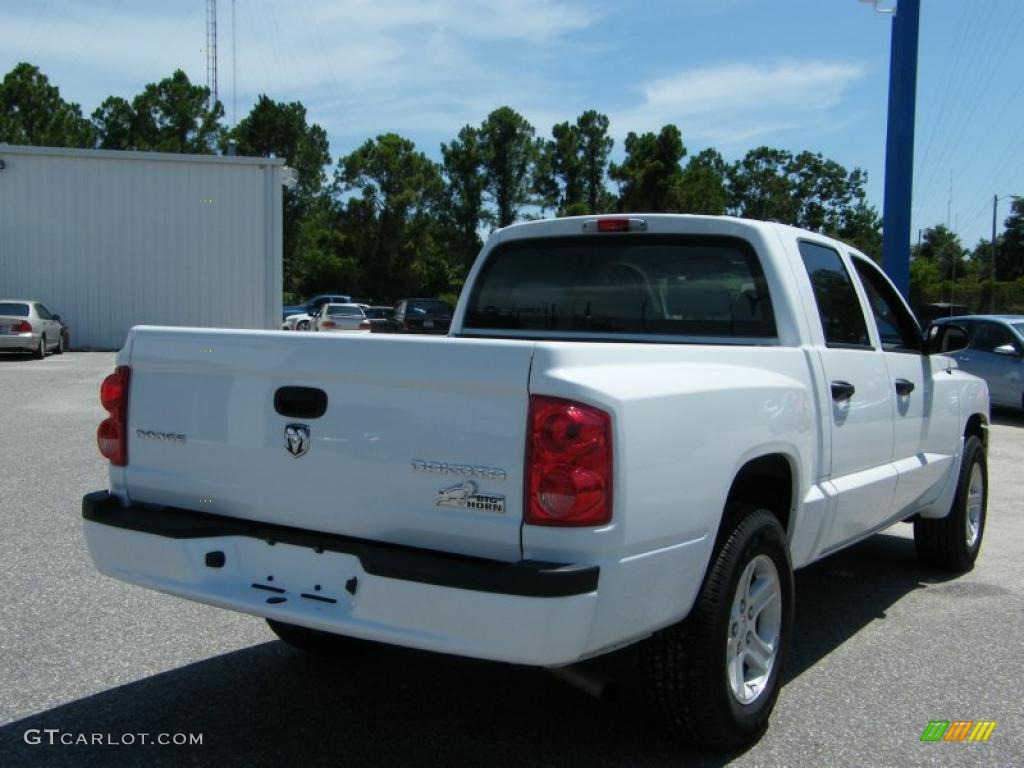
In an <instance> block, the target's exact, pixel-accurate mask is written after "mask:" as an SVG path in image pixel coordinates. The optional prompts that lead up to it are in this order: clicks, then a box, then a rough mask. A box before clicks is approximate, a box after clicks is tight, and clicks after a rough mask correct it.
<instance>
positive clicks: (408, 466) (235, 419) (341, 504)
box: [125, 328, 533, 560]
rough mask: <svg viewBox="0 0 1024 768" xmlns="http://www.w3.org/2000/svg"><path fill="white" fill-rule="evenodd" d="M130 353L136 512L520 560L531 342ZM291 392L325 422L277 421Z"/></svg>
mask: <svg viewBox="0 0 1024 768" xmlns="http://www.w3.org/2000/svg"><path fill="white" fill-rule="evenodd" d="M129 344H130V349H131V353H130V365H131V368H132V379H131V396H130V404H129V415H128V424H129V430H128V434H129V442H128V466H127V467H126V470H125V484H126V489H127V491H128V495H129V496H130V498H131V499H132V501H134V502H149V503H155V504H162V505H169V506H178V507H184V508H186V509H194V510H199V511H205V512H212V513H215V514H220V515H227V516H231V517H238V518H244V519H246V520H254V521H259V522H267V523H277V524H281V525H288V526H294V527H297V528H303V529H308V530H314V531H322V532H327V533H336V534H342V535H347V536H355V537H359V538H365V539H371V540H375V541H383V542H390V543H396V544H405V545H409V546H416V547H426V548H430V549H437V550H442V551H447V552H458V553H463V554H470V555H476V556H479V557H489V558H494V559H499V560H517V559H519V557H520V538H519V534H520V523H521V520H522V506H523V505H522V489H523V474H522V473H523V456H524V447H525V444H526V420H527V407H528V392H527V385H528V378H529V370H530V360H531V356H532V354H533V344H532V343H531V342H524V341H503V340H493V339H487V340H483V339H479V340H473V339H455V338H447V337H442V338H424V337H405V336H378V335H370V334H360V335H359V336H356V335H355V334H353V335H352V336H347V335H340V334H338V335H335V334H302V335H299V334H289V333H282V332H260V331H228V330H214V331H211V330H204V329H182V328H136V329H134V330H133V332H132V336H131V338H130V339H129ZM282 387H302V388H308V389H309V390H321V391H322V392H324V393H326V395H327V405H326V410H325V411H324V413H323V415H321V416H319V417H315V418H302V417H301V416H297V415H294V413H292V415H282V414H281V413H278V412H277V411H276V410H275V393H277V392H278V391H279V390H280V389H281V388H282ZM292 393H293V394H294V390H293V391H292ZM299 394H300V395H301V394H304V392H302V391H300V393H299ZM295 402H299V403H301V402H302V400H301V398H300V399H299V401H296V400H294V399H293V398H285V399H284V400H283V401H281V402H279V403H278V408H279V409H283V410H284V411H285V412H286V414H287V413H289V412H292V411H293V408H294V403H295Z"/></svg>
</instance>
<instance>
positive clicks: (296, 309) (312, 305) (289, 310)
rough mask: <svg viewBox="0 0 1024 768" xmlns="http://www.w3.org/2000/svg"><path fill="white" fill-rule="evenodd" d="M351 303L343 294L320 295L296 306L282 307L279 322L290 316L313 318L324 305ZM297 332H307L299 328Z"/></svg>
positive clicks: (349, 297) (349, 298)
mask: <svg viewBox="0 0 1024 768" xmlns="http://www.w3.org/2000/svg"><path fill="white" fill-rule="evenodd" d="M350 301H352V297H351V296H349V295H347V294H343V293H330V294H321V295H320V296H314V297H313V298H311V299H309V300H308V301H306V302H305V303H303V304H296V305H292V306H288V307H284V308H283V310H282V313H281V321H282V322H284V321H286V320H287V319H288V317H289V316H291V315H309V316H310V317H313V316H314V315H316V313H317V312H319V311H320V307H322V306H323V305H324V304H348V303H349V302H350ZM284 330H286V331H287V330H293V331H294V330H296V329H295V328H285V329H284ZM298 330H307V329H305V328H300V329H298Z"/></svg>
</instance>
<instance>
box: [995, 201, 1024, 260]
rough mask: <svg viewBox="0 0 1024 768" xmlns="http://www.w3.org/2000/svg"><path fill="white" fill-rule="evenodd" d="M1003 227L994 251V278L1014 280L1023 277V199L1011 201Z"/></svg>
mask: <svg viewBox="0 0 1024 768" xmlns="http://www.w3.org/2000/svg"><path fill="white" fill-rule="evenodd" d="M1004 226H1005V229H1004V230H1003V236H1002V237H1001V238H1000V239H999V241H998V245H997V249H996V278H997V279H999V280H1016V279H1018V278H1020V277H1024V199H1021V198H1017V199H1016V200H1014V201H1013V203H1012V204H1011V206H1010V215H1009V217H1007V219H1006V221H1005V222H1004Z"/></svg>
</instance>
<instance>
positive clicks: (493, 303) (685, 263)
mask: <svg viewBox="0 0 1024 768" xmlns="http://www.w3.org/2000/svg"><path fill="white" fill-rule="evenodd" d="M463 326H464V329H465V330H466V331H468V332H471V333H472V332H478V331H489V330H495V331H514V332H517V333H523V334H529V333H530V332H540V333H549V332H562V333H571V334H579V335H580V336H581V337H582V338H594V337H616V336H631V335H656V336H678V337H734V338H751V339H770V338H774V337H775V336H776V329H775V315H774V312H773V310H772V303H771V297H770V296H769V293H768V285H767V282H766V280H765V276H764V272H763V270H762V268H761V264H760V262H759V261H758V259H757V256H756V254H755V253H754V250H753V248H752V247H751V246H750V245H749V243H747V242H746V241H744V240H741V239H738V238H730V237H694V236H668V235H664V236H663V235H599V236H581V237H559V238H538V239H530V240H519V241H512V242H509V243H506V244H504V245H500V246H498V247H497V248H495V250H494V251H493V252H492V253H491V255H490V256H489V258H488V260H487V263H486V264H485V265H484V268H483V270H482V271H481V273H480V276H479V278H478V279H477V281H476V285H475V287H474V289H473V293H472V295H471V297H470V299H469V302H468V305H467V309H466V316H465V320H464V322H463Z"/></svg>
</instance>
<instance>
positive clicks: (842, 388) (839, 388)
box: [832, 381, 857, 403]
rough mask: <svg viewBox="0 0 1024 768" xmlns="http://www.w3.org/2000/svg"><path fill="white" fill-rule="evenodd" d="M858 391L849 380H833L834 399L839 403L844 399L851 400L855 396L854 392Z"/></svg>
mask: <svg viewBox="0 0 1024 768" xmlns="http://www.w3.org/2000/svg"><path fill="white" fill-rule="evenodd" d="M856 391H857V388H856V387H855V386H853V384H851V383H850V382H848V381H833V382H832V399H833V400H835V401H836V402H837V403H839V402H842V401H843V400H849V399H850V398H851V397H853V393H854V392H856Z"/></svg>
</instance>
